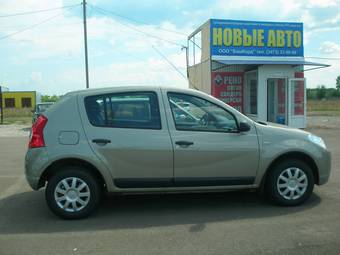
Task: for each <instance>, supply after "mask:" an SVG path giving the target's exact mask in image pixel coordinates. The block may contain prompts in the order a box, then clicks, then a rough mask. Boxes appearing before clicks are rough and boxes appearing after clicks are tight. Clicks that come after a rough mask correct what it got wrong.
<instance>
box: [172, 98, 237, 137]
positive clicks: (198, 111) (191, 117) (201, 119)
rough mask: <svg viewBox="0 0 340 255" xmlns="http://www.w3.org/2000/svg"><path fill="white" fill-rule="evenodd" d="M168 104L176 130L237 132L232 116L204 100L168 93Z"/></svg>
mask: <svg viewBox="0 0 340 255" xmlns="http://www.w3.org/2000/svg"><path fill="white" fill-rule="evenodd" d="M168 96H169V103H170V107H171V111H172V115H173V118H174V121H175V125H176V129H178V130H190V131H211V132H216V131H217V132H237V131H238V126H237V123H236V120H235V118H234V116H233V115H232V114H231V113H230V112H228V111H227V110H225V109H223V108H222V107H220V106H218V105H215V104H213V103H211V102H209V101H207V100H205V99H202V98H199V97H195V96H191V95H186V94H178V93H169V95H168Z"/></svg>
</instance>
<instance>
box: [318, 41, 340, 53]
mask: <svg viewBox="0 0 340 255" xmlns="http://www.w3.org/2000/svg"><path fill="white" fill-rule="evenodd" d="M319 50H320V52H321V54H340V44H338V43H336V42H331V41H325V42H323V43H322V44H321V46H320V48H319Z"/></svg>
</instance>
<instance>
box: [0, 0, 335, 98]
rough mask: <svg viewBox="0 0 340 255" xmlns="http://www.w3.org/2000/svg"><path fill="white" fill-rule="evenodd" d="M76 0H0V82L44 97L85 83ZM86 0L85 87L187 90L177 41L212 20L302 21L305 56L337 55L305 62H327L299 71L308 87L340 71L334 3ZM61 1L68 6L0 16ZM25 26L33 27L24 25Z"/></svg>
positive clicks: (308, 0)
mask: <svg viewBox="0 0 340 255" xmlns="http://www.w3.org/2000/svg"><path fill="white" fill-rule="evenodd" d="M80 2H81V0H25V1H22V0H0V85H2V86H6V87H9V89H10V90H13V91H14V90H37V91H39V92H41V93H42V94H50V95H52V94H57V95H62V94H64V93H66V92H68V91H72V90H78V89H83V88H85V66H84V41H83V24H82V6H81V5H78V4H80ZM87 3H88V5H87V15H88V19H87V22H88V23H87V25H88V52H89V76H90V87H91V88H95V87H108V86H119V85H158V86H163V85H164V86H177V87H188V82H187V80H186V79H185V77H183V75H181V74H180V73H179V72H181V73H182V74H184V75H185V74H186V59H185V51H183V50H182V49H181V48H182V47H181V45H186V39H187V35H189V34H190V33H191V32H192V31H193V30H195V29H196V28H197V27H198V26H200V25H201V24H203V23H204V22H206V21H207V20H208V19H210V18H216V19H217V18H219V19H238V20H254V21H289V22H303V23H304V51H305V57H306V58H307V57H320V58H339V59H331V60H329V59H308V60H311V61H315V62H321V63H325V64H330V65H331V67H328V68H325V69H319V70H313V71H308V72H305V76H306V78H307V87H310V88H312V87H316V86H318V85H325V86H326V87H335V79H336V77H337V76H338V75H340V0H276V1H272V0H256V1H254V0H210V1H206V0H195V1H194V0H171V1H170V0H162V1H159V0H157V1H156V0H143V1H136V0H124V1H112V0H88V1H87ZM73 5H76V6H73ZM62 6H72V7H68V8H63V9H55V10H51V11H46V12H40V13H35V14H31V15H21V16H11V17H1V16H4V15H9V14H15V13H21V12H27V11H36V10H42V9H50V8H57V7H62ZM99 8H101V9H99ZM103 10H105V12H104V11H103ZM107 11H109V12H107ZM124 17H125V18H124ZM126 18H129V19H126ZM135 21H137V22H135ZM41 22H43V24H41V25H37V26H35V25H36V24H38V23H41ZM32 26H33V27H32ZM28 27H30V28H31V29H27V30H25V29H26V28H28ZM22 30H24V31H22ZM17 31H21V32H19V33H16V32H17ZM142 32H143V33H142ZM13 33H16V34H13ZM145 33H146V34H147V35H145ZM7 35H10V36H8V37H6V36H7ZM159 38H161V39H159ZM161 54H162V55H164V56H166V58H167V59H168V60H169V61H170V62H171V63H172V64H173V65H174V66H176V69H175V68H173V67H172V66H171V65H170V64H169V63H168V62H167V61H166V59H164V57H162V56H161Z"/></svg>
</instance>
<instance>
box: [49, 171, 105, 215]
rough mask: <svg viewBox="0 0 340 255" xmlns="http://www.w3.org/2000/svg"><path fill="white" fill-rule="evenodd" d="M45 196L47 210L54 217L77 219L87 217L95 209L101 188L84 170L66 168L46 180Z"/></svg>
mask: <svg viewBox="0 0 340 255" xmlns="http://www.w3.org/2000/svg"><path fill="white" fill-rule="evenodd" d="M45 194H46V201H47V204H48V206H49V208H50V209H51V210H52V212H54V213H55V214H56V215H58V216H60V217H62V218H65V219H79V218H84V217H87V216H88V215H89V214H90V213H92V212H93V210H94V209H95V208H96V207H97V205H98V202H99V200H100V196H101V188H100V185H99V184H98V181H97V179H96V178H95V176H93V175H92V174H90V173H89V172H88V171H86V169H82V168H80V167H67V168H65V169H63V170H61V171H60V172H59V171H58V172H56V173H55V174H54V175H53V176H52V177H51V178H50V179H49V180H48V183H47V187H46V191H45Z"/></svg>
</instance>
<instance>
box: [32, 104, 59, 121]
mask: <svg viewBox="0 0 340 255" xmlns="http://www.w3.org/2000/svg"><path fill="white" fill-rule="evenodd" d="M53 104H54V102H44V103H37V104H36V105H35V108H34V110H32V112H33V119H32V123H34V122H35V121H36V119H37V118H38V117H39V115H40V114H42V113H44V112H45V111H46V110H47V109H48V108H50V107H51V106H52V105H53Z"/></svg>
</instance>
